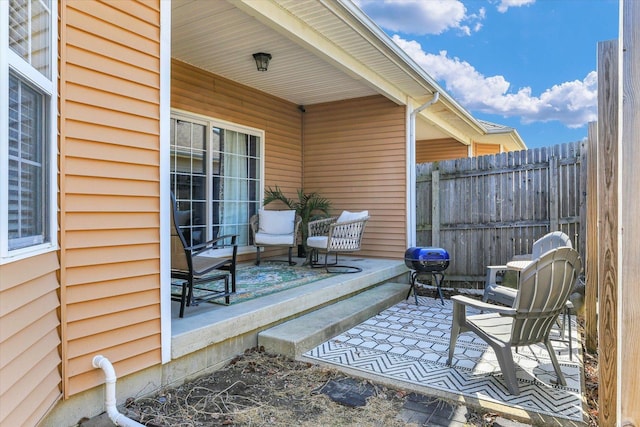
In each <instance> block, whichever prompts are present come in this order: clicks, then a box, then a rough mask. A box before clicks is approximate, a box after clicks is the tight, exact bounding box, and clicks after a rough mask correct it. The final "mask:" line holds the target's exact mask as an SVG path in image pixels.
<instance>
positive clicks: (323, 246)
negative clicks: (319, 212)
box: [307, 211, 369, 273]
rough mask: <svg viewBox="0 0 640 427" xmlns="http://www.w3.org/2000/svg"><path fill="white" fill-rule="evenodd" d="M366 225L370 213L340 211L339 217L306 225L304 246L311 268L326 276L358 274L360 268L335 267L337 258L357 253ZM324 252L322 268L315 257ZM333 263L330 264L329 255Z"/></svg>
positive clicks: (337, 265) (338, 265)
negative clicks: (329, 274) (332, 257)
mask: <svg viewBox="0 0 640 427" xmlns="http://www.w3.org/2000/svg"><path fill="white" fill-rule="evenodd" d="M367 221H369V211H362V212H349V211H343V212H342V213H341V214H340V216H339V217H332V218H324V219H319V220H316V221H310V222H309V237H307V246H308V247H309V248H310V249H311V255H310V259H311V267H312V268H322V267H324V269H325V270H326V271H327V272H329V273H358V272H361V271H362V269H361V268H360V267H355V266H349V265H340V264H338V254H339V253H347V252H356V251H359V250H360V245H361V243H362V235H363V233H364V228H365V226H366V225H367ZM319 252H324V254H325V255H324V264H322V263H319V262H318V253H319ZM331 253H333V254H334V255H335V261H334V262H333V263H329V262H328V259H329V254H331Z"/></svg>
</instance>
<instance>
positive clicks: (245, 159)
mask: <svg viewBox="0 0 640 427" xmlns="http://www.w3.org/2000/svg"><path fill="white" fill-rule="evenodd" d="M263 139H264V138H263V132H262V131H259V130H255V129H250V128H244V127H241V126H237V125H233V124H230V123H222V122H218V121H216V120H213V119H208V118H199V117H190V116H186V115H179V114H174V115H173V116H172V118H171V190H172V191H173V193H174V194H175V196H176V200H177V202H178V207H179V209H180V210H189V211H191V221H190V222H189V226H188V227H187V228H188V229H187V230H186V233H185V235H186V236H187V238H188V239H190V240H191V242H190V243H191V244H197V243H201V242H204V241H205V240H207V239H212V238H215V237H216V236H220V235H224V234H236V235H238V245H239V246H248V245H249V244H250V243H251V242H250V241H249V235H250V233H249V218H250V217H251V215H254V214H256V213H257V212H258V208H259V206H260V202H261V199H260V196H261V194H262V152H263V147H262V144H263Z"/></svg>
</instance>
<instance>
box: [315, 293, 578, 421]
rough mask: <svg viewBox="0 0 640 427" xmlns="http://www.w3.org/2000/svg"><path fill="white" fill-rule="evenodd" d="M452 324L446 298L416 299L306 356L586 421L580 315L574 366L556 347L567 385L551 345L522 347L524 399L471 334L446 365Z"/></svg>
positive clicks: (519, 366) (563, 346) (562, 347)
mask: <svg viewBox="0 0 640 427" xmlns="http://www.w3.org/2000/svg"><path fill="white" fill-rule="evenodd" d="M467 313H468V314H474V310H473V309H471V308H467ZM475 313H477V311H475ZM451 319H452V302H451V301H450V300H445V301H444V305H442V304H441V303H440V300H439V299H437V300H436V299H433V298H427V297H419V305H418V306H416V305H415V302H414V299H413V298H410V299H408V300H407V301H405V302H401V303H399V304H396V305H395V306H393V307H391V308H389V309H387V310H385V311H383V312H382V313H380V314H379V315H377V316H375V317H372V318H371V319H369V320H367V321H365V322H363V323H361V324H360V325H358V326H356V327H354V328H352V329H350V330H348V331H346V332H344V333H342V334H341V335H339V336H337V337H335V338H333V339H331V340H329V341H326V342H324V343H323V344H321V345H319V346H318V347H316V348H314V349H312V350H310V351H309V352H307V353H305V354H304V356H305V357H308V358H311V359H316V360H319V361H323V362H326V363H330V364H333V365H337V366H338V367H340V366H344V367H347V368H350V369H352V370H356V371H361V372H364V373H367V374H369V375H376V376H381V377H386V378H388V379H391V380H395V381H404V382H408V383H412V384H415V385H418V386H422V387H428V388H432V389H436V390H442V391H446V392H451V393H455V394H462V395H465V396H468V397H472V398H474V399H480V400H486V401H493V402H497V403H501V404H505V405H508V406H511V407H517V408H521V409H524V410H527V411H532V412H537V413H541V414H546V415H550V416H553V417H561V418H566V419H569V420H575V421H581V420H582V400H581V388H580V381H581V373H580V369H581V368H580V365H581V364H580V361H579V358H578V351H577V349H578V348H579V342H578V333H577V332H576V324H575V318H574V316H572V320H571V321H572V322H573V323H572V327H571V331H572V335H573V336H572V337H571V339H572V348H573V359H572V360H570V359H569V351H568V348H569V346H568V344H567V343H566V342H559V341H553V346H554V348H555V349H556V355H557V356H558V362H559V363H560V366H561V369H562V372H563V373H564V376H565V379H566V380H567V385H566V386H564V387H563V386H557V385H555V384H554V383H553V382H554V381H555V379H556V376H555V372H554V370H553V366H552V364H551V361H550V359H549V355H548V353H547V351H546V349H545V348H544V345H542V344H540V345H535V346H531V347H526V348H522V347H521V348H519V349H518V353H515V352H514V354H513V356H514V362H515V364H516V370H517V376H518V383H519V386H520V395H519V396H513V395H511V394H509V392H508V391H507V388H506V387H505V385H504V383H503V380H502V374H501V372H500V368H499V365H498V362H497V360H496V357H495V353H494V352H493V350H492V349H491V348H490V347H488V346H487V344H486V343H485V342H484V341H482V340H481V339H480V338H478V337H477V336H476V335H475V334H473V333H471V332H465V333H463V334H460V336H459V337H458V342H457V343H456V351H455V354H454V358H453V363H452V365H453V366H452V367H450V366H447V365H446V361H447V356H448V351H449V337H450V329H451ZM552 334H553V335H556V336H557V337H558V338H559V335H558V334H559V331H555V330H554V331H552ZM553 335H552V337H553ZM558 352H560V354H559V355H558Z"/></svg>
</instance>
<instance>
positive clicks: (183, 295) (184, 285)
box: [179, 280, 187, 318]
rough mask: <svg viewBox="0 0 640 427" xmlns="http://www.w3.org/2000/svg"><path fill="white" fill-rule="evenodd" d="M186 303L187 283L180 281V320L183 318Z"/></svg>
mask: <svg viewBox="0 0 640 427" xmlns="http://www.w3.org/2000/svg"><path fill="white" fill-rule="evenodd" d="M186 303H187V281H186V280H183V281H182V293H181V294H180V314H179V316H180V318H182V317H184V306H185V305H186Z"/></svg>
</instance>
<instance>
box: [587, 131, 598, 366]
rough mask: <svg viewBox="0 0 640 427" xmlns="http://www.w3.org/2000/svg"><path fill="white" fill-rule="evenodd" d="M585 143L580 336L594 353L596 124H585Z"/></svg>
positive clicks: (596, 295) (596, 273) (596, 244)
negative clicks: (581, 324) (583, 281)
mask: <svg viewBox="0 0 640 427" xmlns="http://www.w3.org/2000/svg"><path fill="white" fill-rule="evenodd" d="M588 135H589V136H588V139H587V141H588V142H587V144H588V146H587V214H586V215H585V216H586V220H587V238H586V239H585V240H586V243H587V247H586V248H585V263H584V264H585V265H584V270H585V280H586V288H585V296H584V332H585V343H584V345H585V347H586V349H587V351H588V352H590V353H595V352H596V351H597V349H598V317H597V310H596V306H597V304H598V124H597V123H595V122H591V123H589V134H588Z"/></svg>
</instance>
